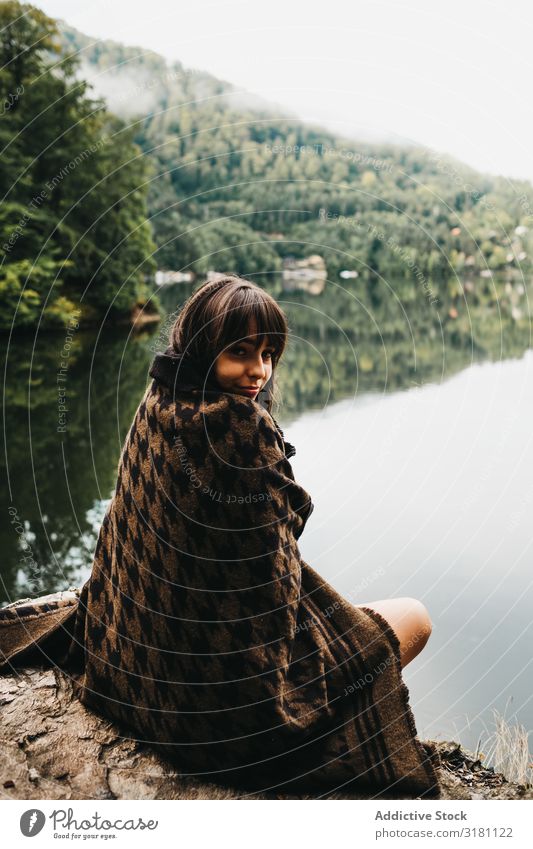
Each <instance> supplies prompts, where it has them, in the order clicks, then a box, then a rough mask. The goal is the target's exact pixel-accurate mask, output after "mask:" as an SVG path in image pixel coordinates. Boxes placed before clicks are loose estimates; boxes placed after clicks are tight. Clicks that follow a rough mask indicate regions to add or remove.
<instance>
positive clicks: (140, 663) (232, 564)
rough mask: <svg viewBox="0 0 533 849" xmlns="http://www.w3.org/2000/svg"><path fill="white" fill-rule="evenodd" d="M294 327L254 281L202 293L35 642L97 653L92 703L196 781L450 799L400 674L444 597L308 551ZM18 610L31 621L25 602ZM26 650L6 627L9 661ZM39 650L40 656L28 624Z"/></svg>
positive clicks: (157, 371)
mask: <svg viewBox="0 0 533 849" xmlns="http://www.w3.org/2000/svg"><path fill="white" fill-rule="evenodd" d="M287 334H288V327H287V321H286V318H285V315H284V314H283V312H282V311H281V309H280V308H279V306H278V305H277V303H276V302H275V301H274V299H273V298H271V297H270V296H269V295H268V294H267V293H266V292H265V291H264V290H262V289H261V288H260V287H258V286H256V285H255V284H253V283H251V282H249V281H247V280H244V279H241V278H238V277H235V276H229V277H224V278H222V279H219V280H217V281H214V282H207V283H205V284H204V285H202V286H201V287H200V288H199V289H198V290H197V291H196V292H195V293H194V294H193V295H192V296H191V298H189V300H188V301H187V303H186V304H185V306H184V307H183V309H182V310H181V312H180V314H179V316H178V318H177V319H176V322H175V324H174V326H173V328H172V332H171V338H170V345H169V347H168V348H167V350H166V351H165V352H164V353H161V354H157V355H156V357H155V359H154V361H153V363H152V366H151V369H150V377H151V378H152V382H151V383H150V384H149V386H148V387H147V389H146V391H145V393H144V397H143V399H142V400H141V403H140V404H139V407H138V409H137V412H136V414H135V417H134V420H133V423H132V426H131V428H130V431H129V434H128V436H127V438H126V440H125V444H124V448H123V451H122V456H121V459H120V463H119V468H118V479H117V485H116V489H115V493H114V496H113V498H112V500H111V502H110V504H109V507H108V509H107V511H106V514H105V517H104V520H103V523H102V527H101V530H100V535H99V538H98V543H97V546H96V551H95V558H94V564H93V570H92V574H91V577H90V579H89V580H88V581H87V582H86V584H85V585H84V587H83V589H82V591H81V595H80V596H79V598H78V597H76V596H75V597H74V598H72V596H71V597H65V598H64V599H62V600H61V601H60V602H58V603H57V604H56V605H53V604H52V605H50V604H48V605H46V608H47V609H46V612H43V614H42V616H39V615H35V606H33V607H32V606H28V608H27V610H26V613H27V614H33V615H34V616H35V619H34V622H35V623H40V630H38V625H37V624H35V625H34V626H32V627H35V629H36V634H37V639H36V640H35V641H34V646H35V643H36V644H37V645H38V648H39V649H40V650H41V652H43V651H44V653H45V654H46V656H47V657H48V658H49V659H51V660H52V661H55V662H60V663H62V664H65V665H71V666H74V665H75V664H79V666H80V669H81V670H82V673H83V674H82V675H81V678H80V681H79V690H78V695H79V698H80V699H81V701H82V702H83V703H84V704H85V705H86V706H87V707H90V708H91V709H93V710H95V711H97V712H98V713H101V714H103V715H104V716H106V717H108V718H110V719H112V720H115V721H117V722H118V723H119V724H121V725H122V726H127V727H129V728H130V729H132V731H133V732H134V734H135V736H136V738H137V739H140V740H143V741H145V742H147V743H149V744H150V745H151V746H152V747H155V748H156V749H158V750H159V751H160V752H161V754H164V755H166V756H168V757H171V758H173V759H174V760H175V762H176V764H177V765H178V767H179V768H180V771H181V772H182V773H183V774H185V775H194V776H196V777H197V778H209V779H210V780H214V781H218V782H225V783H230V784H233V785H238V786H242V787H244V788H247V789H249V790H251V791H261V790H264V791H267V790H275V791H277V792H282V793H283V792H290V791H295V792H298V791H306V790H307V791H311V792H314V793H317V794H319V795H326V794H328V793H330V792H333V791H335V790H337V791H344V792H346V790H348V789H353V788H356V789H361V790H364V791H365V792H369V793H370V794H371V795H379V793H380V792H381V791H383V790H388V791H392V792H393V793H398V794H406V793H407V794H409V793H410V794H412V795H418V796H421V797H430V796H433V797H435V796H439V786H438V780H437V777H436V773H435V770H434V765H435V762H436V756H435V754H434V751H433V750H432V748H431V747H430V746H427V747H424V746H423V745H422V744H421V743H420V741H419V740H418V739H417V737H416V728H415V724H414V719H413V716H412V712H411V710H410V707H409V703H408V691H407V688H406V686H405V684H404V683H403V681H402V676H401V665H402V663H403V664H404V665H405V664H406V663H408V662H409V661H410V660H411V659H412V658H413V657H414V656H415V655H416V654H417V652H418V651H420V649H421V647H422V646H423V644H424V643H425V641H426V640H427V637H428V635H429V631H430V623H429V618H428V616H427V613H426V611H425V608H424V607H423V605H421V604H420V603H419V602H416V601H414V600H413V599H392V600H386V601H381V602H374V603H371V604H360V605H352V604H350V603H348V602H347V601H346V600H344V599H343V598H342V597H341V596H340V595H339V594H338V593H337V592H336V591H335V590H334V588H333V587H331V586H330V585H329V584H328V583H327V582H325V581H324V580H323V579H322V578H321V577H320V576H319V575H318V574H317V573H316V572H315V571H314V570H313V569H312V567H311V566H309V565H308V564H307V563H305V561H303V560H302V558H301V555H300V551H299V549H298V544H297V540H298V538H299V537H300V536H301V534H302V531H303V529H304V527H305V524H306V522H307V520H308V518H309V516H310V514H311V512H312V509H313V504H312V502H311V498H310V496H309V494H308V493H307V492H306V491H305V490H304V489H303V488H302V487H301V486H299V485H298V484H297V482H296V481H295V479H294V475H293V471H292V468H291V465H290V463H289V459H288V458H290V457H291V456H293V454H294V453H295V449H294V447H293V446H292V445H290V444H289V443H288V442H286V441H285V439H284V436H283V433H282V431H281V429H280V428H279V426H278V425H277V423H276V422H275V420H274V418H273V417H272V414H271V408H272V403H273V398H274V389H275V387H274V382H275V381H274V378H275V370H276V366H277V365H278V363H279V360H280V358H281V356H282V354H283V350H284V348H285V344H286V340H287ZM0 614H2V615H3V617H4V619H5V617H8V618H9V617H10V618H11V620H14V619H17V617H18V620H20V621H22V620H23V618H24V615H25V609H24V607H20V606H19V607H18V608H11V609H10V610H6V609H4V611H0ZM45 615H46V616H48V617H49V621H50V622H51V623H52V622H53V624H51V625H50V627H49V628H48V631H47V630H46V628H45V626H43V624H42V620H43V618H44V616H45ZM1 624H2V619H1V618H0V625H1ZM13 624H14V622H13V621H11V622H10V625H11V626H13ZM29 624H30V623H29V620H28V622H27V623H26V626H25V633H26V635H27V634H28V633H29V632H30V631H31V629H30V628H29ZM6 630H9V629H7V628H6V629H4V633H5V631H6ZM11 633H14V631H13V629H12V631H11ZM61 633H63V634H65V633H67V634H68V635H69V642H68V644H65V643H64V642H63V644H61V639H62V637H61V636H60V635H61ZM21 645H22V644H19V645H18V646H17V644H16V638H13V637H12V638H11V642H10V643H9V642H8V641H7V640H6V638H5V637H4V635H3V634H2V629H1V628H0V649H2V651H3V653H4V656H5V658H6V663H7V661H8V660H13V658H14V657H15V655H16V654H17V652H18V653H19V659H20V656H21V655H20V651H21ZM23 648H24V651H26V655H23V656H24V657H25V659H26V661H27V659H28V654H27V651H28V640H27V637H26V642H25V644H24V647H23ZM30 648H31V647H30Z"/></svg>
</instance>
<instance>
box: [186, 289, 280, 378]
mask: <svg viewBox="0 0 533 849" xmlns="http://www.w3.org/2000/svg"><path fill="white" fill-rule="evenodd" d="M252 327H253V330H254V333H255V334H256V335H253V337H252V339H251V340H250V341H251V342H252V344H253V345H254V347H255V348H256V349H257V348H258V347H259V346H260V345H261V343H262V341H263V339H264V338H266V339H267V344H269V345H272V347H273V348H274V352H273V354H272V364H273V366H275V365H276V364H277V363H278V361H279V359H280V357H281V355H282V354H283V351H284V350H285V346H286V344H287V336H288V332H289V328H288V324H287V319H286V317H285V314H284V312H283V311H282V309H281V308H280V307H279V306H278V304H277V303H276V301H275V300H274V298H273V297H272V296H271V295H269V293H268V292H266V291H265V290H264V289H261V287H260V286H257V285H256V284H255V283H252V282H251V281H250V280H246V279H245V278H242V277H236V276H235V275H228V276H225V277H223V278H221V279H218V280H211V281H207V282H206V283H204V284H203V285H202V286H200V287H199V288H198V289H197V290H196V291H195V292H194V293H193V294H192V295H191V297H190V298H189V300H188V301H187V303H186V304H185V305H184V307H183V309H182V311H181V313H180V315H179V316H178V318H177V320H176V322H175V324H174V326H173V328H172V332H171V340H170V341H171V345H172V346H173V348H174V349H175V350H176V351H183V352H185V353H186V354H187V356H190V357H192V358H194V360H195V361H196V362H197V363H198V364H202V365H203V367H204V368H207V369H210V368H211V367H212V365H213V362H214V361H215V359H216V358H217V357H218V355H219V354H220V353H221V352H222V351H224V350H225V349H227V348H228V347H229V346H230V345H234V344H235V343H236V342H239V341H242V340H243V339H245V338H247V337H248V336H249V335H250V331H251V329H252Z"/></svg>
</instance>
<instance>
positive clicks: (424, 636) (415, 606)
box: [405, 598, 433, 653]
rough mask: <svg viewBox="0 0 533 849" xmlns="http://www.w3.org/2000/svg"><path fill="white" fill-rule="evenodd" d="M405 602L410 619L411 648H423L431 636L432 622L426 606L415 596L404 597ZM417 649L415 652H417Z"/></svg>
mask: <svg viewBox="0 0 533 849" xmlns="http://www.w3.org/2000/svg"><path fill="white" fill-rule="evenodd" d="M405 602H406V604H407V606H408V608H409V617H410V619H411V627H410V629H409V630H410V631H411V641H412V643H413V648H416V649H418V651H420V650H421V649H423V648H424V646H425V645H426V643H427V641H428V640H429V638H430V636H431V632H432V630H433V623H432V622H431V618H430V615H429V612H428V609H427V607H426V606H425V604H423V603H422V602H421V601H419V599H417V598H406V599H405ZM418 651H417V653H418Z"/></svg>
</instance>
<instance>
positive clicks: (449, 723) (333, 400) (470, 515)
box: [0, 287, 533, 747]
mask: <svg viewBox="0 0 533 849" xmlns="http://www.w3.org/2000/svg"><path fill="white" fill-rule="evenodd" d="M187 294H188V291H186V290H184V289H183V287H182V288H179V289H178V288H175V287H172V288H171V287H169V288H168V290H166V292H165V299H166V303H167V308H168V310H169V312H171V311H172V310H174V309H176V307H177V306H179V304H180V303H181V302H183V300H184V299H185V297H186V296H187ZM327 298H328V296H327V294H326V295H325V296H324V297H322V296H320V297H315V298H313V297H312V296H304V295H301V294H299V295H297V296H295V297H291V296H289V295H283V294H280V301H281V302H282V305H283V307H284V309H285V310H286V312H287V313H288V315H289V324H290V327H291V331H292V337H291V343H290V347H289V350H288V351H287V353H286V360H285V365H284V367H283V369H281V371H280V377H281V388H282V393H283V407H282V409H281V411H280V412H279V413H277V414H276V418H277V419H278V421H279V422H280V424H281V426H282V427H283V429H284V431H285V435H286V436H287V438H288V439H289V441H290V442H293V443H294V444H295V445H296V448H297V454H296V456H295V457H294V458H293V459H292V461H291V462H292V465H293V468H294V470H295V474H296V477H297V479H298V480H299V481H300V482H301V483H302V485H303V486H305V487H306V489H308V491H309V492H310V493H311V495H312V498H313V501H314V502H315V505H316V507H315V511H314V513H313V515H312V517H311V519H310V520H309V523H308V525H307V527H306V531H305V534H304V535H303V537H302V538H301V540H300V549H301V552H302V555H303V557H304V559H305V560H307V561H308V562H310V563H311V564H312V565H313V566H314V567H315V568H316V569H317V570H318V571H319V572H320V573H321V574H323V576H324V577H325V578H326V579H327V580H328V581H330V582H331V583H332V584H333V585H334V586H336V587H337V589H339V590H340V592H342V593H343V594H345V595H346V596H347V597H348V598H349V599H350V600H352V601H354V602H364V601H371V600H373V599H380V598H386V597H392V596H415V597H417V598H420V599H422V600H423V601H424V603H425V604H426V605H427V607H428V609H429V611H430V614H431V617H432V620H433V625H434V628H433V634H432V637H431V639H430V641H429V643H428V645H427V647H426V648H425V650H424V651H423V652H422V654H421V655H419V657H418V658H416V660H415V661H413V663H412V664H411V665H410V666H408V667H407V669H406V670H405V680H406V683H407V684H408V687H409V689H410V693H411V704H412V706H413V709H414V711H415V717H416V721H417V726H418V730H419V732H420V734H421V735H422V736H423V737H424V736H430V737H432V738H437V739H445V738H450V737H453V738H455V739H460V740H461V741H462V742H463V744H464V745H466V746H470V747H475V745H476V743H477V740H478V737H479V735H480V734H481V733H482V731H483V729H484V728H488V729H489V730H492V727H493V726H492V713H491V708H492V707H496V708H498V709H499V710H500V711H501V712H503V711H504V709H505V708H506V705H507V710H506V715H507V717H511V716H513V715H516V716H517V717H518V719H519V720H520V721H521V722H522V723H523V724H524V725H525V726H526V727H527V728H528V729H533V699H532V694H533V686H532V685H533V667H532V665H531V645H532V636H533V633H532V629H531V610H533V604H532V602H533V590H532V587H531V568H530V560H531V556H532V552H531V540H530V537H531V533H530V526H531V522H530V516H531V513H532V511H533V477H532V474H531V470H532V469H533V439H532V437H531V422H532V421H533V391H532V390H533V352H531V351H530V350H529V346H530V339H529V328H522V329H521V330H520V329H518V328H517V326H516V325H515V324H514V323H512V322H511V323H510V324H507V325H502V323H501V318H498V320H497V321H496V320H494V324H493V325H492V324H491V323H490V321H489V319H488V317H487V316H485V317H484V318H483V321H481V320H477V322H476V320H475V317H474V316H473V315H471V316H470V319H472V322H473V323H472V324H471V325H470V324H468V325H465V324H461V322H460V321H459V322H456V323H453V324H451V325H450V323H446V322H444V321H441V317H439V316H438V315H437V316H435V314H432V315H431V316H430V315H429V314H428V312H427V310H428V307H427V306H426V305H424V304H422V305H420V306H419V307H418V308H417V310H414V308H411V309H410V311H409V322H408V324H407V325H406V324H405V316H404V315H403V314H402V313H400V312H399V313H398V315H395V314H393V313H392V312H391V306H390V304H387V305H386V309H387V314H386V315H385V314H383V315H381V316H378V319H379V320H378V321H377V325H378V330H377V332H375V330H376V321H375V320H374V322H373V323H371V322H369V320H368V314H367V313H366V312H365V310H360V311H359V312H357V310H356V311H353V312H352V313H350V309H349V308H348V307H349V306H350V304H351V302H350V304H348V306H347V305H346V304H343V303H342V302H339V296H338V293H335V297H334V298H332V299H330V300H329V301H328V299H327ZM284 299H285V300H284ZM350 308H351V307H350ZM433 313H434V311H433ZM374 319H376V316H375V315H374ZM168 320H169V321H170V320H171V316H170V317H169V319H168ZM402 322H403V323H402ZM167 324H168V321H167V322H166V323H165V322H162V324H161V325H160V326H159V327H158V328H156V329H155V331H150V332H146V333H143V334H142V335H139V334H133V333H131V332H129V331H126V330H116V329H113V330H108V331H103V332H101V333H97V332H90V333H88V332H81V331H73V332H71V333H69V332H68V331H65V332H64V333H63V332H61V333H59V334H54V335H44V334H41V335H39V336H37V337H35V338H34V337H30V336H27V337H19V338H17V339H15V340H11V342H10V343H9V344H8V343H7V340H4V341H3V342H2V343H1V344H2V357H3V362H4V363H5V386H6V389H5V396H4V399H5V402H4V410H3V413H4V418H3V432H4V438H5V444H4V451H3V452H2V463H3V466H4V469H3V471H4V477H5V480H6V485H5V486H4V487H3V488H2V492H1V496H0V497H1V498H2V499H3V504H2V510H1V513H0V517H1V523H0V543H1V545H2V565H1V568H0V577H1V579H2V585H1V586H2V592H1V594H0V595H1V596H2V598H1V599H0V601H1V602H2V603H5V602H7V601H11V600H13V599H15V598H20V597H25V596H32V595H33V596H36V595H42V594H44V593H46V592H50V591H53V590H55V589H64V588H65V587H68V586H70V585H80V584H81V583H83V581H84V580H85V579H86V578H87V577H88V575H89V574H90V570H91V565H92V555H93V552H94V547H95V545H96V538H97V534H98V530H99V527H100V522H101V519H102V516H103V514H104V512H105V508H106V505H107V502H108V499H109V498H110V497H111V494H112V492H113V489H114V486H115V475H116V466H117V462H118V458H119V455H120V451H121V448H122V442H123V439H124V436H125V434H126V432H127V429H128V427H129V425H130V422H131V419H132V417H133V414H134V412H135V409H136V407H137V405H138V403H139V400H140V397H141V395H142V392H143V391H144V388H145V386H146V385H147V383H148V381H149V377H148V368H149V365H150V362H151V360H152V357H153V353H154V351H155V350H156V349H161V348H162V347H165V345H166V326H167ZM65 344H68V346H69V347H68V357H65V353H66V352H65ZM62 362H63V363H65V362H67V368H66V369H64V368H62V366H61V363H62ZM59 388H61V390H62V393H61V395H59V392H58V390H59ZM60 404H63V407H65V408H66V411H64V410H61V408H60ZM61 428H63V429H61Z"/></svg>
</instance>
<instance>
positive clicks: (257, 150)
mask: <svg viewBox="0 0 533 849" xmlns="http://www.w3.org/2000/svg"><path fill="white" fill-rule="evenodd" d="M64 39H65V42H66V43H68V45H69V46H70V48H71V49H76V50H81V54H80V55H82V56H83V57H84V58H83V71H84V73H85V75H86V76H87V77H89V78H90V79H91V82H92V83H93V84H94V85H95V88H96V90H97V91H98V93H99V94H101V95H103V96H105V97H106V99H107V101H108V103H109V104H110V106H111V108H113V109H114V110H115V111H116V112H117V113H118V114H119V115H121V116H122V117H124V118H128V119H129V120H130V121H131V120H134V119H135V116H145V118H144V120H140V121H139V122H138V123H136V125H135V128H136V141H137V142H138V143H139V144H140V145H141V146H142V148H143V149H144V150H145V151H146V153H147V154H148V155H149V156H150V157H151V158H152V159H153V160H154V161H155V163H156V164H157V175H158V176H157V179H155V180H154V181H153V182H152V184H151V189H150V193H149V201H148V202H149V209H150V212H151V214H152V215H153V218H152V224H153V227H154V232H155V238H156V242H157V244H158V245H159V246H160V249H159V251H158V253H157V259H158V262H159V264H160V265H162V266H166V267H170V268H183V267H185V266H188V267H191V268H193V269H194V270H195V271H197V272H200V273H203V272H204V271H206V270H207V269H208V268H211V267H213V266H215V267H216V266H223V267H228V268H235V269H236V270H238V271H240V272H241V273H252V272H255V271H261V270H265V269H274V268H278V267H279V264H280V259H281V258H282V257H283V256H285V255H288V254H291V255H293V256H297V257H298V256H305V255H307V254H309V253H315V252H320V253H321V254H322V255H324V256H325V258H326V262H327V269H328V275H329V276H330V277H333V278H336V277H337V274H338V271H339V270H340V269H342V268H346V267H347V266H348V267H355V268H357V269H358V270H359V272H360V273H363V274H364V272H365V269H366V270H367V271H368V272H369V273H371V272H376V271H379V272H380V273H382V274H385V275H390V274H391V273H394V274H395V275H397V274H398V273H399V274H400V275H401V274H402V273H403V274H405V276H406V277H409V276H411V278H412V269H413V267H414V265H416V266H417V268H418V269H420V270H421V271H422V272H423V273H424V274H425V275H428V276H429V277H434V276H436V275H437V276H439V277H441V278H442V277H445V278H455V272H472V273H475V272H476V271H482V270H486V269H492V270H498V269H509V268H510V269H512V268H519V267H520V269H521V270H522V272H524V273H527V274H529V273H530V271H531V259H530V258H531V256H532V255H533V236H532V234H533V214H532V213H533V187H532V186H531V184H530V183H529V182H527V181H523V182H520V181H516V180H512V181H508V180H507V179H505V178H503V177H499V178H498V177H492V176H489V175H482V174H479V173H477V172H476V171H474V170H473V169H471V168H469V167H467V166H465V165H464V164H462V163H460V162H458V161H456V160H454V159H452V158H450V157H446V156H445V155H443V154H440V153H439V152H438V151H431V150H425V149H423V148H416V147H405V148H401V147H398V146H394V145H390V144H377V143H373V144H372V143H369V142H365V143H364V144H363V143H361V144H358V143H357V142H356V141H353V140H350V139H343V138H340V137H339V136H335V135H334V134H332V133H330V132H328V131H326V130H324V129H322V128H320V127H315V126H313V127H310V126H309V125H306V124H303V123H302V122H300V121H298V120H297V119H295V118H292V117H290V116H289V115H287V113H286V112H285V114H284V113H283V112H282V110H281V109H276V107H274V106H270V105H267V104H264V103H261V102H260V101H259V100H257V101H254V98H253V97H251V96H247V95H244V94H242V93H240V92H239V91H238V90H237V89H235V88H234V87H233V86H231V85H230V84H229V83H226V82H223V81H221V80H218V79H216V78H215V77H213V76H211V75H209V74H206V73H204V72H202V71H199V70H196V69H187V68H185V67H183V66H182V65H181V64H180V63H179V62H175V63H173V64H168V63H167V62H166V61H165V60H164V59H163V57H161V56H158V55H157V54H155V53H152V52H149V51H144V50H142V49H140V48H129V47H124V46H123V45H120V44H116V43H114V42H110V41H107V42H104V43H101V42H100V43H97V44H95V43H94V40H91V39H88V38H87V37H86V36H82V35H81V34H80V33H77V32H76V31H73V30H72V29H68V28H66V29H65V30H64ZM199 64H201V55H199ZM352 107H353V109H354V110H356V108H357V104H352ZM342 216H344V218H342ZM516 228H519V229H518V232H516ZM525 228H527V229H525ZM388 239H391V241H392V242H394V245H393V246H392V247H391V245H390V244H388V243H387V240H388ZM406 256H408V257H409V259H410V260H412V261H413V264H414V265H412V264H411V263H410V262H407V261H405V257H406ZM487 276H488V275H487ZM450 287H451V289H452V291H455V289H456V284H454V283H452V282H450Z"/></svg>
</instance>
